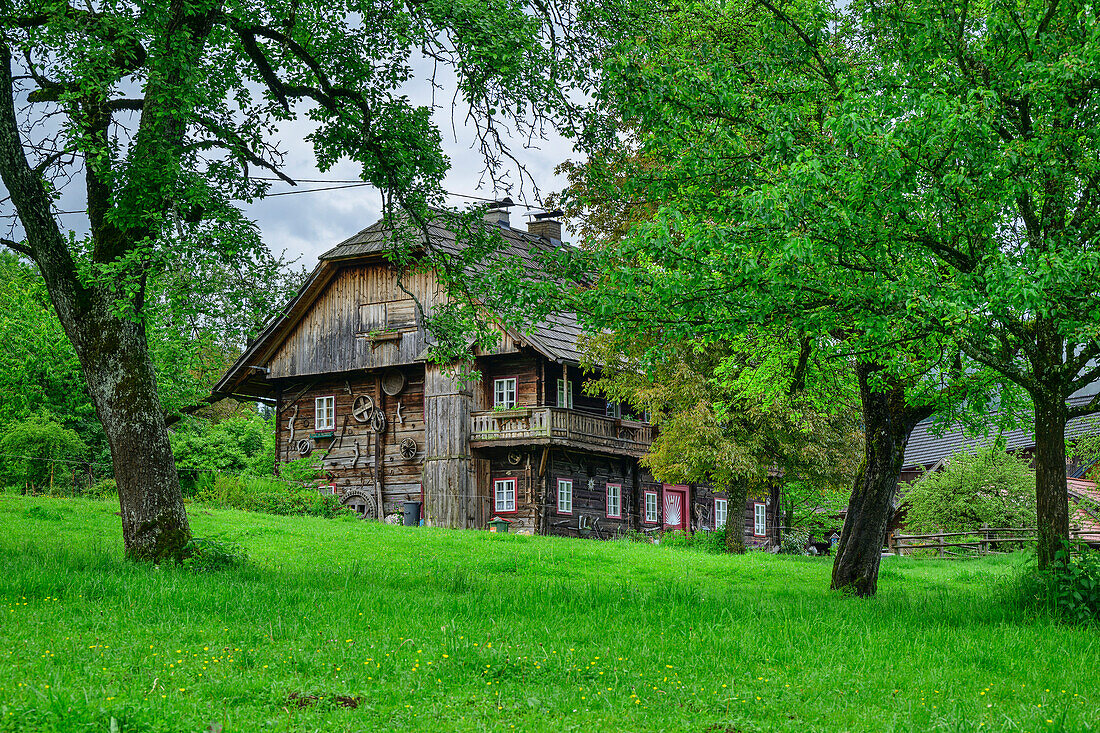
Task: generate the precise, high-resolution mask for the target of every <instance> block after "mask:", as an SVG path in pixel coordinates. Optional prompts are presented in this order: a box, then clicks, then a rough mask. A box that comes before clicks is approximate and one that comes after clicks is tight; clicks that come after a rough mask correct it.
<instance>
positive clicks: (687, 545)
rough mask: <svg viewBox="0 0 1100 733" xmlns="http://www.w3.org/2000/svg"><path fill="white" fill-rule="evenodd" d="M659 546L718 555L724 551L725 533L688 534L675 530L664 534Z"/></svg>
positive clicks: (702, 532) (704, 532)
mask: <svg viewBox="0 0 1100 733" xmlns="http://www.w3.org/2000/svg"><path fill="white" fill-rule="evenodd" d="M661 544H662V545H666V546H667V547H678V548H683V549H687V550H695V551H696V552H707V553H711V554H715V555H720V554H722V553H724V552H725V551H726V533H725V532H723V531H721V530H712V531H707V530H698V531H696V532H692V533H691V534H688V533H686V532H683V531H681V530H676V531H674V532H665V534H664V535H663V536H662V537H661Z"/></svg>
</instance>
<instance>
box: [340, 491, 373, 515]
mask: <svg viewBox="0 0 1100 733" xmlns="http://www.w3.org/2000/svg"><path fill="white" fill-rule="evenodd" d="M340 503H341V504H343V505H344V506H346V507H348V508H349V509H353V510H355V511H356V512H358V513H359V516H361V517H362V518H363V519H376V518H377V517H378V507H377V505H376V503H375V500H374V496H372V495H371V494H370V493H368V492H366V491H362V490H360V489H352V490H351V491H349V492H348V493H347V494H346V495H345V496H344V499H343V501H341V502H340Z"/></svg>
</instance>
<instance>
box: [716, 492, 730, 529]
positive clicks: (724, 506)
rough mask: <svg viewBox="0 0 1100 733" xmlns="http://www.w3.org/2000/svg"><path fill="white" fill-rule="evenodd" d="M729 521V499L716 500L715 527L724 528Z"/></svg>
mask: <svg viewBox="0 0 1100 733" xmlns="http://www.w3.org/2000/svg"><path fill="white" fill-rule="evenodd" d="M727 521H729V501H728V500H727V499H715V500H714V528H715V529H722V527H725V526H726V522H727Z"/></svg>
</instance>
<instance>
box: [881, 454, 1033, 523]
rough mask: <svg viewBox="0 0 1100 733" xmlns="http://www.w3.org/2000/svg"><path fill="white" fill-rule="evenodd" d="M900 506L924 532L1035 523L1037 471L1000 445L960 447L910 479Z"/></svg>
mask: <svg viewBox="0 0 1100 733" xmlns="http://www.w3.org/2000/svg"><path fill="white" fill-rule="evenodd" d="M902 506H903V507H904V508H905V510H906V524H907V525H908V527H910V528H911V529H913V530H916V531H917V532H921V533H933V532H956V531H960V532H961V531H966V530H980V529H981V528H982V525H987V526H989V527H1033V526H1035V474H1034V471H1032V470H1031V467H1030V465H1029V464H1028V462H1027V460H1026V459H1024V458H1022V457H1019V456H1016V455H1014V454H1011V453H1007V452H1005V451H1004V450H1003V449H1002V448H993V449H988V450H982V451H977V452H968V451H962V452H959V453H956V454H954V455H953V456H951V457H950V458H949V459H948V460H947V464H946V466H945V467H944V469H943V470H942V471H937V472H932V473H928V474H925V475H924V476H923V477H922V478H921V479H920V480H919V481H917V482H916V483H914V484H912V485H911V487H910V488H909V489H908V491H907V492H906V494H905V498H904V501H903V503H902Z"/></svg>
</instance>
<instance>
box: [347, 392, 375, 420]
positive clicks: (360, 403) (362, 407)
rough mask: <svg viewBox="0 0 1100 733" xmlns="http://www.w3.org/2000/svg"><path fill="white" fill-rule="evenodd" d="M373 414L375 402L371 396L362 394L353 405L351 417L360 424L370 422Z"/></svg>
mask: <svg viewBox="0 0 1100 733" xmlns="http://www.w3.org/2000/svg"><path fill="white" fill-rule="evenodd" d="M372 412H374V400H372V399H371V398H370V395H365V394H361V395H359V396H358V397H356V398H355V400H354V401H353V402H352V403H351V416H352V417H354V418H355V419H356V420H357V421H358V422H370V418H371V413H372Z"/></svg>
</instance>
